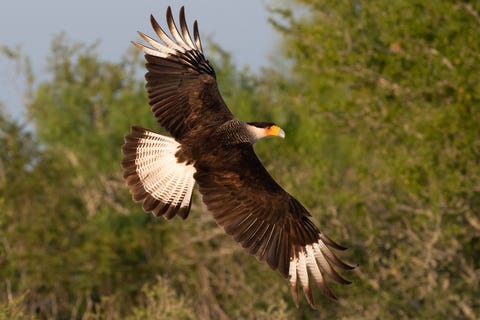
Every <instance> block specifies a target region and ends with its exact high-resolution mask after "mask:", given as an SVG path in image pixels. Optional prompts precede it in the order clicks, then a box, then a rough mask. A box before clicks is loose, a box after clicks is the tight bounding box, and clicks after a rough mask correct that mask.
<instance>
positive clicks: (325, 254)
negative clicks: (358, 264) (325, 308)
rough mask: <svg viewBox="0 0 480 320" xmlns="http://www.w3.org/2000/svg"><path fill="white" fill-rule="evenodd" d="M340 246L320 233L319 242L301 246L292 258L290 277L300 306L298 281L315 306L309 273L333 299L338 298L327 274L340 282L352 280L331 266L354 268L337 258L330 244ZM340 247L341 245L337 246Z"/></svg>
mask: <svg viewBox="0 0 480 320" xmlns="http://www.w3.org/2000/svg"><path fill="white" fill-rule="evenodd" d="M327 245H328V246H332V247H335V246H338V245H336V244H334V243H332V240H330V239H329V238H327V237H326V236H325V235H324V234H319V239H318V242H315V243H313V244H308V245H305V246H304V247H300V248H299V249H298V250H297V252H296V254H295V255H294V256H293V257H291V259H290V268H289V278H290V285H291V287H292V296H293V298H294V301H295V304H296V305H297V306H298V304H299V302H298V292H297V282H298V281H299V282H300V285H301V286H302V289H303V292H304V293H305V296H306V297H307V300H308V302H309V304H310V305H311V306H312V307H314V305H315V304H314V302H313V296H312V291H311V289H310V282H309V274H310V275H311V276H312V278H313V280H314V281H315V283H316V284H317V285H318V287H319V288H320V289H321V290H322V291H323V293H324V294H325V295H326V296H328V297H329V298H331V299H334V300H336V299H337V297H336V296H335V295H334V293H333V292H332V291H331V289H330V288H329V286H328V285H327V282H326V281H325V275H328V276H329V277H330V278H332V279H333V280H335V281H336V282H338V283H342V284H349V283H350V281H348V280H345V279H344V278H342V277H341V276H340V275H339V274H338V273H337V272H336V271H335V269H334V268H333V267H332V266H331V264H334V265H336V266H338V267H340V268H342V269H353V268H354V267H353V266H350V265H348V264H346V263H344V262H342V261H340V259H338V258H337V256H336V255H335V254H334V253H333V251H332V250H331V249H330V248H329V247H328V246H327ZM337 248H340V247H337Z"/></svg>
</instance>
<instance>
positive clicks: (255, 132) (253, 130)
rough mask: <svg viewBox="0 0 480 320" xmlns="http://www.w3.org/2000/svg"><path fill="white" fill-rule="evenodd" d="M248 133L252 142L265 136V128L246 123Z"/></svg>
mask: <svg viewBox="0 0 480 320" xmlns="http://www.w3.org/2000/svg"><path fill="white" fill-rule="evenodd" d="M247 130H248V133H249V134H250V137H251V138H252V143H255V142H257V141H258V140H260V139H262V138H265V137H266V136H267V135H266V133H265V128H259V127H255V126H252V125H249V124H248V125H247Z"/></svg>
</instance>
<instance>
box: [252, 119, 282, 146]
mask: <svg viewBox="0 0 480 320" xmlns="http://www.w3.org/2000/svg"><path fill="white" fill-rule="evenodd" d="M247 128H248V131H249V132H250V135H251V136H252V139H253V142H255V141H257V140H260V139H263V138H271V137H280V138H285V131H283V129H282V128H280V127H279V126H277V125H276V124H274V123H271V122H248V123H247Z"/></svg>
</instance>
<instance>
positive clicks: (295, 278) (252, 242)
mask: <svg viewBox="0 0 480 320" xmlns="http://www.w3.org/2000/svg"><path fill="white" fill-rule="evenodd" d="M150 22H151V25H152V28H153V30H154V32H155V34H156V35H157V37H158V38H157V39H154V38H152V37H150V36H148V35H146V34H144V33H142V32H138V34H139V36H140V37H141V38H142V39H143V40H144V41H145V44H142V43H139V42H135V41H132V44H133V45H134V46H135V47H137V48H139V49H140V50H142V51H143V52H144V54H145V60H146V64H145V66H146V69H147V72H146V74H145V80H146V85H145V87H146V91H147V93H148V102H149V105H150V107H151V111H152V113H153V115H154V117H155V118H156V120H157V122H158V123H159V125H160V126H161V127H163V128H164V129H165V130H166V131H167V132H168V133H169V134H170V135H169V136H166V135H161V134H159V133H156V132H154V131H151V130H148V129H145V128H143V127H141V126H138V125H134V126H132V127H131V129H130V133H129V134H127V135H126V136H125V143H124V144H123V146H122V153H123V158H122V161H121V165H122V168H123V178H124V179H125V181H126V185H127V187H128V189H129V191H130V193H131V194H132V198H133V201H135V202H142V207H143V210H144V211H145V212H147V213H148V212H151V213H152V214H153V215H154V216H155V217H160V216H162V217H164V218H165V219H167V220H169V219H172V218H173V217H175V216H179V217H180V218H182V219H186V218H187V217H188V215H189V212H190V209H191V204H192V194H193V192H194V189H195V188H196V187H198V191H199V193H200V195H201V199H202V201H203V203H204V204H205V206H206V208H207V210H208V211H209V212H210V213H211V214H212V215H213V218H214V219H215V221H216V222H217V224H218V225H219V226H221V227H223V229H224V230H225V232H226V233H227V234H229V235H230V236H232V237H233V239H234V240H235V241H237V242H238V243H239V244H240V245H241V246H242V247H243V248H245V249H246V251H247V252H248V253H250V254H252V255H254V256H256V258H257V259H258V260H260V261H265V262H266V263H267V264H268V265H269V266H270V267H271V268H272V269H273V270H278V272H279V273H280V274H281V276H282V277H283V278H285V279H287V280H288V281H289V283H290V287H291V290H290V291H291V294H292V298H293V301H294V303H295V305H296V307H297V308H298V307H299V295H298V291H299V289H298V284H300V286H301V289H302V290H303V292H304V295H305V297H306V299H307V302H308V304H309V305H310V306H311V307H312V308H314V309H315V308H316V305H315V302H314V300H313V294H312V288H311V286H310V282H314V283H316V285H317V287H318V288H319V289H320V290H321V292H323V293H324V294H325V295H326V296H327V297H329V298H331V299H333V300H336V299H337V297H336V295H335V294H334V293H333V291H332V290H331V289H330V287H329V285H328V284H327V281H326V277H328V278H330V279H331V280H333V281H335V282H338V283H341V284H350V283H351V282H350V281H348V280H346V279H345V278H344V277H342V276H341V275H340V274H339V273H338V272H337V271H336V269H335V267H336V268H340V269H344V270H351V269H354V268H355V267H356V266H352V265H350V264H348V263H345V262H343V261H342V260H341V259H340V258H338V257H337V255H336V254H335V252H334V251H335V250H345V249H346V248H345V247H344V246H341V245H339V244H338V243H336V242H334V241H333V240H332V239H331V238H329V237H328V236H327V235H326V234H325V233H323V232H321V231H320V230H319V229H318V228H317V227H316V226H315V224H314V223H313V222H312V221H311V220H310V218H309V217H310V216H311V214H310V213H309V211H308V210H307V209H306V208H305V207H304V206H303V205H302V204H301V203H300V202H299V201H298V200H297V199H295V198H294V197H293V196H291V195H290V194H289V193H288V192H286V191H285V190H284V189H283V188H282V187H281V186H280V185H279V184H278V183H277V182H276V181H275V180H274V179H273V178H272V176H271V175H270V174H269V173H268V172H267V170H266V169H265V167H264V166H263V164H262V163H261V162H260V160H259V158H258V157H257V155H256V154H255V151H254V149H253V144H254V143H255V142H257V141H258V140H260V139H263V138H268V137H279V138H285V132H284V130H283V129H281V128H280V127H279V126H277V125H276V124H274V123H272V122H244V121H242V120H240V119H238V118H236V117H235V116H234V115H233V114H232V112H231V111H230V109H229V108H228V107H227V105H226V103H225V101H224V100H223V98H222V96H221V94H220V92H219V89H218V85H217V80H216V74H215V70H214V68H213V67H212V64H211V63H210V62H209V61H208V60H207V59H206V57H205V56H204V51H203V48H202V43H201V40H200V35H199V29H198V23H197V21H195V22H194V24H193V37H192V36H191V33H190V31H189V29H188V26H187V22H186V19H185V9H184V7H181V9H180V11H179V27H180V28H179V27H178V26H177V24H176V22H175V20H174V18H173V15H172V10H171V7H168V8H167V12H166V23H167V26H168V31H169V32H170V34H168V33H167V32H165V31H164V29H162V27H161V26H160V25H159V23H158V22H157V21H156V20H155V18H154V17H153V15H150ZM165 30H166V29H165Z"/></svg>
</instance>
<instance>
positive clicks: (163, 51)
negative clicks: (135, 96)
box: [133, 7, 233, 140]
mask: <svg viewBox="0 0 480 320" xmlns="http://www.w3.org/2000/svg"><path fill="white" fill-rule="evenodd" d="M150 21H151V23H152V27H153V29H154V31H155V33H156V34H157V36H158V37H159V40H160V41H157V40H154V39H153V38H151V37H149V36H147V35H145V34H143V33H141V32H139V33H138V34H139V35H140V36H141V37H142V38H143V39H144V40H145V41H146V42H147V43H148V44H149V45H150V46H151V47H149V46H145V45H143V44H138V43H135V42H133V44H134V45H135V46H136V47H138V48H140V49H142V50H143V51H144V52H145V59H146V60H147V63H146V67H147V70H148V72H147V73H146V75H145V78H146V80H147V84H146V88H147V92H148V99H149V104H150V106H151V108H152V112H153V114H154V115H155V117H156V119H157V121H158V122H159V123H160V125H162V126H163V127H164V128H165V129H166V130H167V131H168V132H170V134H171V135H172V136H173V137H174V138H176V139H177V140H180V139H181V138H182V137H183V136H184V135H185V134H186V133H188V132H189V131H190V130H192V129H197V130H204V129H206V127H210V128H212V127H217V126H218V125H219V124H221V123H223V122H225V121H227V120H230V119H232V118H233V115H232V114H231V112H230V111H229V110H228V107H227V106H226V104H225V102H224V101H223V99H222V97H221V95H220V92H219V91H218V87H217V82H216V78H215V71H214V70H213V68H212V66H211V65H210V63H209V62H208V60H207V59H205V57H204V55H203V49H202V43H201V41H200V36H199V33H198V25H197V21H195V23H194V25H193V34H194V37H193V38H192V37H191V35H190V32H189V31H188V27H187V23H186V21H185V10H184V8H183V7H182V8H181V9H180V30H179V29H178V28H177V26H176V24H175V21H174V19H173V16H172V10H171V8H170V7H168V9H167V24H168V28H169V30H170V33H171V36H169V35H168V34H167V33H166V32H165V31H164V30H163V29H162V28H161V27H160V25H159V24H158V23H157V21H156V20H155V18H153V16H150Z"/></svg>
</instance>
